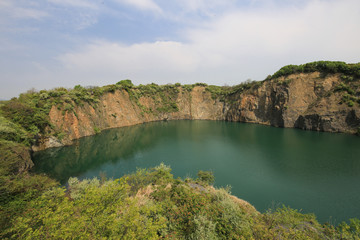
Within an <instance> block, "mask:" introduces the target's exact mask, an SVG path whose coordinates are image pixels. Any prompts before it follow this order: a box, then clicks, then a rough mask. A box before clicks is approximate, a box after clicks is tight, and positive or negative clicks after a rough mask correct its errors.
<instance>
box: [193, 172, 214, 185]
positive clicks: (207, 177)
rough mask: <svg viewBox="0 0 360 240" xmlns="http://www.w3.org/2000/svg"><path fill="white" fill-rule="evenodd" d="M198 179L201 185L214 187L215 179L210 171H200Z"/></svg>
mask: <svg viewBox="0 0 360 240" xmlns="http://www.w3.org/2000/svg"><path fill="white" fill-rule="evenodd" d="M197 176H198V179H199V181H200V182H201V183H203V184H205V185H212V184H213V183H214V181H215V177H214V174H213V172H210V171H201V170H200V171H199V172H198V174H197Z"/></svg>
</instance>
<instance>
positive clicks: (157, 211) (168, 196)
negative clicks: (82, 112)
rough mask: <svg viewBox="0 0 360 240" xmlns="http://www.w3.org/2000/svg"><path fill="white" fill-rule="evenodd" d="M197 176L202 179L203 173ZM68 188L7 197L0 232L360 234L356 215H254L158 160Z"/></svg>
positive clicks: (26, 235) (36, 235)
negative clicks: (332, 221) (335, 219)
mask: <svg viewBox="0 0 360 240" xmlns="http://www.w3.org/2000/svg"><path fill="white" fill-rule="evenodd" d="M200 175H201V176H205V179H208V178H209V173H206V172H202V174H200ZM210 178H211V177H210ZM34 180H39V179H34ZM40 182H43V181H41V180H40ZM29 184H31V185H34V183H33V182H32V183H29ZM68 186H69V187H68V189H67V191H66V190H65V189H64V188H60V187H56V188H52V189H49V188H48V190H46V191H44V190H43V187H40V188H39V191H30V192H27V193H28V195H27V196H22V197H21V198H16V199H13V201H10V202H8V204H7V205H6V213H7V214H9V215H8V216H7V217H6V218H5V219H6V221H7V222H8V224H7V225H6V227H5V228H4V229H3V231H2V235H1V236H0V237H2V238H6V237H10V238H14V239H49V238H50V239H358V238H359V234H360V221H359V220H358V219H351V220H350V223H349V224H347V223H342V224H340V225H339V226H338V227H337V228H335V227H333V226H331V225H328V224H324V225H321V224H320V223H318V222H317V220H316V218H315V216H314V215H312V214H302V213H300V212H298V211H296V210H294V209H291V208H288V207H282V208H278V209H275V210H269V211H267V212H266V213H264V214H260V213H258V212H256V211H255V210H249V209H248V208H246V207H244V206H243V205H242V204H241V201H240V202H239V201H237V200H236V198H234V197H233V196H231V195H230V194H229V192H228V191H227V190H225V189H214V188H213V187H203V186H201V185H198V184H196V183H195V181H193V180H191V179H189V181H187V182H184V181H182V180H181V179H174V178H173V176H172V174H171V169H170V167H168V166H166V165H164V164H161V165H159V166H157V167H155V168H152V169H149V170H146V169H139V170H138V171H137V172H136V173H134V174H130V175H127V176H124V177H122V178H120V179H117V180H108V181H99V180H98V179H96V178H95V179H92V180H87V179H85V180H82V181H79V180H78V179H76V178H70V179H69V184H68ZM33 189H34V188H33ZM35 189H36V188H35ZM22 191H23V190H22ZM15 211H18V212H17V213H16V212H15ZM12 214H13V215H12Z"/></svg>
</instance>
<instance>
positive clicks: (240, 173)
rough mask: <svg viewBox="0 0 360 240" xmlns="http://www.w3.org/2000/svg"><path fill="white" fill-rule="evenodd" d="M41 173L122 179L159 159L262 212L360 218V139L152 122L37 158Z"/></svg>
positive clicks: (61, 178)
mask: <svg viewBox="0 0 360 240" xmlns="http://www.w3.org/2000/svg"><path fill="white" fill-rule="evenodd" d="M33 160H34V162H35V171H36V172H45V173H47V174H48V175H49V176H50V177H53V178H55V179H57V180H59V181H60V182H61V183H62V184H66V181H67V180H68V178H69V177H78V178H79V179H84V178H92V177H99V175H100V174H101V175H106V177H108V178H119V177H121V176H123V175H124V174H127V173H131V172H134V171H136V169H137V168H149V167H154V166H157V165H159V164H160V163H161V162H163V163H165V164H166V165H170V167H171V168H172V173H173V174H174V175H175V177H182V178H185V177H194V178H196V174H197V172H198V171H199V170H210V171H213V173H214V175H215V179H216V182H215V186H217V187H221V186H223V187H226V186H227V185H230V186H231V187H232V188H231V192H232V194H233V195H236V196H238V197H239V198H241V199H244V200H246V201H248V202H250V203H251V204H252V205H254V206H255V207H256V208H257V209H258V210H259V211H261V212H263V211H266V209H268V208H269V207H277V206H281V204H285V205H286V206H290V207H292V208H296V209H298V210H302V212H303V213H315V214H316V216H317V218H318V220H319V221H320V222H331V223H332V224H338V223H339V222H341V221H346V220H348V219H349V218H353V217H357V218H360V137H356V136H352V135H347V134H334V133H323V132H311V131H302V130H298V129H283V128H274V127H269V126H262V125H256V124H247V123H237V122H223V121H200V120H199V121H189V120H181V121H168V122H152V123H146V124H141V125H136V126H131V127H124V128H118V129H110V130H105V131H103V132H102V133H101V134H98V135H95V136H91V137H85V138H82V139H79V140H77V141H75V142H74V145H72V146H67V147H62V148H53V149H47V150H45V151H41V152H36V153H34V155H33Z"/></svg>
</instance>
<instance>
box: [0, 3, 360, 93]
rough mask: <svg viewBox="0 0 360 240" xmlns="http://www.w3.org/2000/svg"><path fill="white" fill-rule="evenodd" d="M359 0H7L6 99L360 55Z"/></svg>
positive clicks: (1, 43) (1, 65)
mask: <svg viewBox="0 0 360 240" xmlns="http://www.w3.org/2000/svg"><path fill="white" fill-rule="evenodd" d="M359 23H360V1H358V0H328V1H325V0H288V1H279V0H244V1H235V0H0V33H1V34H0V81H1V82H0V83H1V86H2V87H1V95H0V99H9V98H11V97H14V96H17V95H18V94H19V93H21V92H25V91H27V90H28V89H31V88H35V89H38V90H41V89H51V88H54V87H59V86H64V87H73V86H74V85H77V84H81V85H83V86H90V85H91V86H94V85H95V86H102V85H106V84H112V83H116V82H117V81H119V80H121V79H131V80H132V81H133V82H134V83H135V84H140V83H141V84H146V83H151V82H155V83H158V84H167V83H176V82H180V83H195V82H205V83H208V84H216V85H225V84H226V85H235V84H238V83H240V82H243V81H245V80H247V79H253V80H263V79H264V78H265V77H266V76H267V75H268V74H272V73H274V72H275V71H277V70H278V69H279V68H280V67H282V66H284V65H287V64H302V63H306V62H310V61H316V60H338V61H345V62H349V63H354V62H359V61H360V60H359V58H360V45H359V42H360V25H359Z"/></svg>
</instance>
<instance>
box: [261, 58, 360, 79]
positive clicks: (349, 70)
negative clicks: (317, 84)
mask: <svg viewBox="0 0 360 240" xmlns="http://www.w3.org/2000/svg"><path fill="white" fill-rule="evenodd" d="M312 72H320V73H322V74H330V73H340V74H342V78H343V79H348V80H351V81H353V80H354V79H359V78H360V63H357V64H347V63H345V62H332V61H318V62H311V63H306V64H302V65H287V66H284V67H282V68H281V69H280V70H279V71H277V72H276V73H274V74H273V75H272V76H268V77H267V80H270V79H274V78H279V77H286V76H289V75H290V74H294V73H312Z"/></svg>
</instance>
